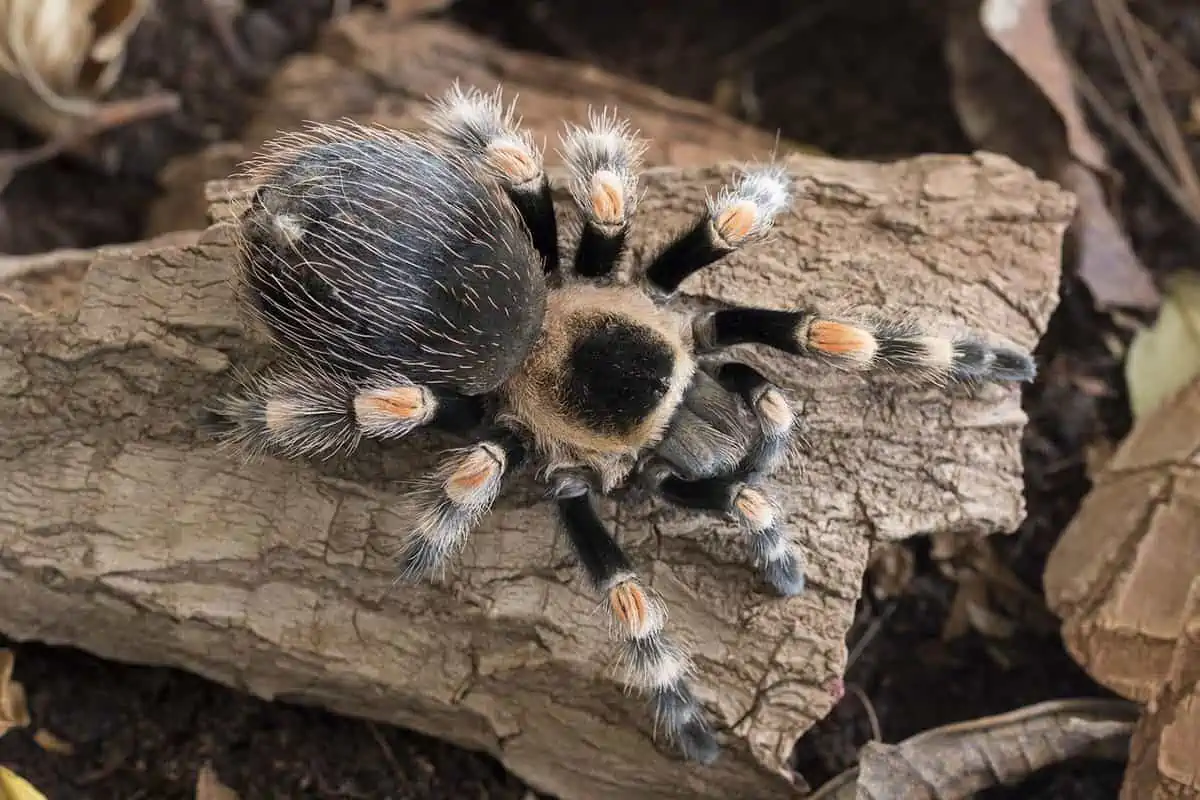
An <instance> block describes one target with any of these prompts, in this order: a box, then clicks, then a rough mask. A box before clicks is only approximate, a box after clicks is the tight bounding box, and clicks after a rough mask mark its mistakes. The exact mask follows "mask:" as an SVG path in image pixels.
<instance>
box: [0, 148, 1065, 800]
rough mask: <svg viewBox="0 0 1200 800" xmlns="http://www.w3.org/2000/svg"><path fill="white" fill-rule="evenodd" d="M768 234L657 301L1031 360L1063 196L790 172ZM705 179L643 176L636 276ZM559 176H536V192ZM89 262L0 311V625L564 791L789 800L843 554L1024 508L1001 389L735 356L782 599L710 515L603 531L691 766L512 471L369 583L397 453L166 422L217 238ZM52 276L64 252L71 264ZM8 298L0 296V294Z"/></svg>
mask: <svg viewBox="0 0 1200 800" xmlns="http://www.w3.org/2000/svg"><path fill="white" fill-rule="evenodd" d="M789 163H790V166H791V167H792V169H793V170H794V173H795V174H796V175H797V176H798V180H799V183H798V187H799V197H798V199H797V202H796V204H795V211H794V213H792V214H790V215H788V216H786V217H784V218H783V219H782V220H781V222H780V225H779V230H778V234H777V235H776V236H775V237H774V238H773V239H772V240H770V241H769V242H767V243H764V244H762V245H760V246H758V247H755V248H753V250H752V251H749V252H746V253H744V254H742V255H738V256H735V257H731V258H729V259H728V260H727V261H725V262H723V263H722V264H720V265H716V266H714V267H712V268H709V269H708V270H707V271H705V272H704V273H702V274H701V275H699V276H696V277H694V278H693V279H692V280H690V281H689V282H688V283H687V284H686V285H685V296H686V298H687V301H688V302H691V303H696V304H699V303H705V302H711V301H721V302H744V303H756V302H757V303H762V304H765V305H770V306H772V307H791V306H797V305H801V304H806V303H814V302H815V303H819V304H833V305H838V306H840V305H844V304H846V303H848V302H854V303H863V304H868V305H873V306H886V307H887V308H889V309H890V310H892V311H899V310H901V309H905V308H916V309H924V310H925V311H927V312H930V313H934V312H936V313H939V314H940V315H943V316H944V315H947V314H948V315H950V316H948V317H947V319H954V318H957V319H958V320H960V321H961V322H964V323H967V324H970V325H973V326H975V327H978V328H982V329H984V330H989V331H995V332H997V333H1000V334H1003V335H1005V336H1006V337H1007V338H1009V339H1011V340H1012V341H1014V342H1016V343H1018V344H1020V345H1022V346H1025V347H1032V346H1034V345H1035V344H1036V342H1037V340H1038V338H1039V336H1040V335H1041V333H1042V332H1043V331H1044V328H1045V325H1046V322H1047V319H1048V317H1049V314H1050V312H1051V310H1052V309H1053V307H1054V305H1055V303H1056V297H1057V294H1056V289H1057V282H1058V276H1059V255H1060V247H1061V240H1062V235H1063V231H1064V229H1065V227H1066V225H1067V223H1068V221H1069V219H1070V215H1071V210H1072V201H1071V198H1070V196H1069V195H1067V194H1065V193H1063V192H1062V191H1061V190H1059V189H1058V188H1057V187H1056V186H1054V185H1053V184H1050V183H1046V182H1041V181H1038V180H1036V179H1035V178H1034V177H1033V176H1032V175H1031V174H1030V173H1029V172H1028V171H1027V170H1024V169H1022V168H1020V167H1018V166H1016V165H1015V164H1014V163H1013V162H1011V161H1008V160H1007V159H1003V158H999V157H994V156H988V155H979V156H976V157H943V156H930V157H922V158H917V159H913V160H909V161H903V162H898V163H894V164H886V165H877V164H868V163H851V162H839V161H834V160H826V159H819V158H810V157H799V156H797V157H794V158H792V159H791V160H790V162H789ZM730 174H731V172H730V170H729V169H727V168H720V169H715V170H704V171H695V170H693V171H687V172H680V171H677V170H669V169H663V170H654V171H651V172H649V173H648V174H647V175H646V180H645V185H646V190H647V191H646V197H645V201H644V203H643V205H642V207H641V212H640V219H641V220H643V222H642V223H641V224H639V226H638V228H637V232H636V234H635V236H634V240H633V248H632V253H633V256H634V258H635V259H638V258H641V257H642V256H643V254H644V253H645V252H646V251H647V249H648V248H652V247H654V246H657V245H661V244H662V243H663V242H664V241H665V238H666V236H667V232H668V231H671V230H674V229H677V228H679V227H681V226H683V225H684V224H685V223H686V221H687V220H688V219H689V218H690V215H691V214H692V213H693V212H695V211H697V210H698V209H700V208H701V207H702V203H703V199H704V192H705V189H706V188H707V189H709V190H713V189H715V187H716V185H717V182H718V181H719V180H723V179H725V178H727V177H729V176H730ZM557 179H558V177H556V180H557ZM173 238H174V241H171V242H168V243H166V244H161V245H155V246H134V247H114V248H108V249H105V250H102V251H100V252H99V253H98V254H97V255H96V256H95V258H94V260H92V262H91V265H90V268H89V269H88V270H87V272H86V274H85V275H84V277H83V285H82V290H81V292H80V294H79V297H78V301H77V303H76V304H75V305H74V306H73V307H70V308H67V309H66V310H64V311H63V312H62V313H61V314H60V315H59V316H47V315H39V314H34V313H31V312H30V311H29V310H28V309H26V308H25V307H23V306H22V305H21V304H19V303H16V302H11V301H6V300H4V299H3V298H0V630H3V632H4V633H5V634H7V635H10V636H13V637H16V638H18V639H37V640H41V641H47V642H54V643H62V644H70V645H74V646H78V647H82V648H84V649H87V650H90V651H92V652H95V653H98V654H100V655H101V656H104V657H108V658H112V659H117V660H122V661H131V662H138V663H149V664H170V665H175V666H178V667H182V668H185V669H188V670H191V671H194V672H196V673H199V674H201V675H205V676H207V677H209V678H211V679H213V680H216V681H218V682H221V683H224V684H227V685H230V686H234V687H238V688H240V689H244V690H246V691H249V692H252V693H254V694H257V695H259V696H263V697H276V698H281V699H287V700H291V701H297V702H304V703H316V704H320V705H323V706H325V707H328V708H330V709H333V710H335V711H338V712H342V713H346V714H351V715H356V716H363V717H369V718H373V719H377V720H383V721H386V722H391V723H396V724H399V725H402V726H405V727H409V728H413V729H417V730H421V731H425V732H428V733H430V734H433V735H436V736H440V737H444V738H446V739H449V740H452V741H455V742H457V743H460V744H462V745H464V746H468V747H473V748H479V749H484V750H487V751H490V752H492V753H494V754H496V755H497V756H498V757H499V758H500V759H501V760H502V761H503V763H504V764H505V765H506V766H507V767H508V768H510V769H511V770H512V771H513V772H514V773H516V774H517V775H519V776H521V777H522V778H524V779H525V780H527V781H528V782H530V783H531V784H532V785H533V786H535V787H536V788H538V789H540V790H543V791H546V792H550V793H553V794H556V795H558V796H559V797H562V798H564V799H565V800H571V799H572V798H617V797H623V798H639V797H647V798H649V797H692V798H694V797H713V798H716V797H730V796H744V797H772V798H778V797H783V796H789V792H795V789H794V788H793V789H789V783H788V781H787V779H786V777H785V773H784V771H783V768H784V764H785V761H786V759H787V757H788V754H789V753H790V751H791V748H792V746H793V743H794V742H795V741H796V739H797V738H798V737H799V736H800V735H801V734H803V733H804V732H805V731H806V730H808V728H809V727H811V725H812V724H813V723H814V721H815V720H817V719H819V718H821V717H822V716H823V715H824V714H826V713H827V712H828V710H829V708H830V706H831V703H832V699H831V696H830V693H829V689H830V687H831V686H832V685H833V683H834V681H835V679H837V678H838V677H839V676H840V675H841V674H842V672H843V669H844V662H845V645H844V637H845V634H846V632H847V630H848V627H849V625H850V622H851V618H852V615H853V611H854V605H855V601H856V599H857V597H858V595H859V587H860V580H861V577H862V572H863V569H864V565H865V563H866V559H867V555H868V543H869V541H870V540H872V539H899V538H903V537H906V536H911V535H914V534H918V533H923V532H934V531H944V530H948V529H955V530H970V531H977V532H979V533H981V534H982V533H986V532H992V531H1006V530H1011V529H1012V528H1014V527H1015V526H1016V525H1017V524H1018V523H1019V521H1020V519H1021V517H1022V514H1023V506H1022V480H1021V460H1020V450H1019V439H1020V435H1021V431H1022V426H1023V423H1024V416H1023V414H1022V412H1021V409H1020V406H1019V400H1018V397H1019V392H1018V390H1016V389H1010V390H1004V389H999V388H992V389H989V390H987V391H984V392H983V393H981V394H979V395H978V396H976V397H974V398H972V397H969V396H966V395H965V394H963V393H962V392H958V393H956V395H955V399H954V400H952V401H951V400H948V399H946V398H945V396H944V395H943V394H942V393H940V392H938V391H936V390H913V389H903V388H899V387H892V386H890V385H889V384H887V383H886V382H877V383H871V382H867V381H864V380H862V379H860V378H857V377H847V376H838V375H833V374H830V373H828V372H825V371H823V370H821V369H818V368H815V367H813V366H811V365H807V364H802V363H798V362H797V361H796V360H792V359H787V358H784V357H780V356H776V355H774V354H771V353H766V352H749V353H748V354H747V357H748V359H749V360H750V361H751V362H752V363H755V364H757V365H759V366H760V367H761V368H763V369H765V370H767V371H768V373H769V374H771V375H773V376H774V377H776V378H777V379H778V380H779V381H780V383H781V384H782V385H783V386H784V388H785V389H786V390H787V391H788V392H789V393H790V394H791V396H792V397H793V398H794V399H795V401H796V403H797V404H798V406H799V408H800V409H801V410H802V412H803V415H804V417H805V429H806V435H807V438H808V440H809V443H810V446H809V450H808V452H806V453H805V454H804V456H803V457H802V458H798V459H795V460H794V462H793V463H791V464H790V465H789V466H788V467H787V468H786V469H784V470H783V471H782V472H781V474H780V476H779V487H780V496H781V498H782V499H783V501H784V504H785V507H786V508H787V511H788V516H789V518H790V521H791V523H792V524H793V526H794V528H795V530H796V531H797V532H798V534H799V537H800V541H801V542H802V543H803V546H804V547H805V549H806V550H807V552H808V557H809V560H810V573H809V574H810V589H809V591H808V592H807V593H806V594H804V595H802V596H801V597H798V598H795V599H791V600H780V599H777V598H774V597H770V596H767V595H764V594H761V593H760V592H759V590H758V584H757V581H756V578H755V576H754V573H753V571H752V570H751V569H749V568H748V567H747V566H746V565H745V562H744V560H743V553H742V549H741V547H740V545H739V541H738V537H737V536H736V535H735V531H734V529H733V528H732V527H730V526H729V525H726V524H723V523H721V522H714V521H712V520H708V519H705V518H701V517H697V516H694V515H689V514H685V513H679V512H675V511H672V510H667V509H664V508H661V507H658V506H653V505H626V506H622V507H620V508H619V509H615V508H612V507H611V506H610V509H609V511H608V512H607V519H608V520H609V522H610V523H611V524H612V525H614V527H615V530H616V531H617V533H618V535H619V537H620V539H621V540H622V541H623V543H624V545H625V546H626V547H627V548H628V550H629V551H630V553H631V554H632V556H633V558H634V559H635V562H636V563H637V564H638V565H639V567H640V568H641V570H642V571H643V573H644V575H645V576H646V577H647V578H648V579H649V580H650V581H652V583H653V585H654V587H655V588H656V589H657V590H658V591H660V592H661V593H662V594H663V595H664V597H665V598H666V600H667V602H668V603H669V605H670V609H671V614H672V616H671V622H670V628H671V630H672V631H673V633H674V634H675V635H676V636H678V637H680V638H681V639H682V640H683V641H685V642H687V643H689V644H690V646H691V647H692V648H693V650H694V653H695V655H696V657H697V662H698V674H697V682H698V690H699V692H700V694H701V696H702V698H703V700H704V701H705V702H706V703H707V704H708V705H709V706H710V708H711V710H712V713H713V714H714V716H715V719H716V720H717V721H718V723H719V724H721V725H723V726H725V727H726V729H727V732H726V734H725V736H724V738H725V744H726V751H725V752H724V754H723V757H722V758H721V759H720V760H719V761H718V762H717V763H716V765H714V766H713V767H712V768H709V769H697V768H695V767H691V766H688V765H684V764H680V763H678V762H675V761H673V760H672V759H671V758H670V757H669V756H666V755H663V754H662V753H660V752H659V750H657V749H655V748H654V747H652V746H651V745H650V741H651V740H650V738H649V737H650V729H651V722H650V720H648V719H647V716H646V714H645V709H644V706H643V705H642V703H641V701H640V700H639V699H637V698H636V697H626V696H624V695H623V694H622V692H621V689H620V687H619V685H618V684H617V683H616V682H614V680H613V678H612V677H611V676H612V673H611V671H610V670H608V668H607V659H608V656H609V654H610V652H611V649H610V647H609V644H608V640H607V635H606V629H605V624H604V621H603V619H602V618H601V617H600V615H599V614H598V613H597V611H596V609H597V601H596V598H595V597H593V596H592V595H591V594H590V592H589V591H588V590H587V588H586V586H585V585H584V584H583V583H582V582H581V581H580V580H579V579H578V576H577V573H576V570H575V568H574V566H573V562H572V560H571V559H570V557H569V556H568V554H567V552H566V550H565V547H564V545H563V543H562V542H561V541H559V540H558V538H557V537H556V534H555V532H554V528H553V525H552V522H551V517H550V509H549V507H548V506H547V505H546V504H544V503H539V502H538V501H537V489H536V488H534V487H532V486H530V485H529V483H528V482H527V481H522V482H520V483H519V484H518V485H516V486H515V487H514V488H513V490H512V491H510V492H508V493H507V494H506V496H505V497H504V498H503V499H502V500H501V501H500V502H499V503H498V506H497V510H496V511H495V513H493V514H492V515H491V517H490V518H488V519H487V520H486V521H485V522H484V524H483V525H482V526H481V527H480V528H479V530H478V531H476V532H475V533H474V535H473V536H472V537H471V539H470V541H469V544H468V546H467V548H466V550H465V552H464V553H463V554H462V555H461V557H460V558H458V559H457V561H456V563H455V566H454V568H453V570H452V572H451V574H450V575H449V576H448V577H447V583H446V585H444V586H435V585H422V586H418V587H415V588H411V589H406V590H403V591H395V592H392V593H391V594H390V595H389V597H388V599H387V600H386V601H385V602H384V603H382V605H377V604H376V601H377V600H378V598H379V597H380V596H381V595H382V594H383V592H384V591H385V590H386V589H387V587H388V586H389V584H390V582H391V580H392V575H393V572H392V569H391V564H390V563H389V559H388V557H387V553H388V552H390V551H391V550H392V549H393V548H394V544H395V541H396V538H397V536H398V535H399V534H400V533H401V531H402V530H403V528H404V525H405V520H403V519H398V518H396V516H395V515H394V514H392V513H390V512H389V507H390V506H391V505H392V503H393V501H394V500H395V499H396V497H397V496H398V493H400V492H401V491H402V487H401V486H399V485H398V484H397V483H396V481H400V480H402V479H406V478H411V477H413V476H415V475H417V474H418V473H420V472H421V471H422V470H425V469H427V468H428V467H429V466H430V465H431V463H432V459H433V457H434V452H433V451H434V449H435V448H436V447H437V446H443V445H445V444H446V443H447V442H446V441H439V442H436V443H431V441H430V439H427V438H424V437H416V438H414V439H413V440H411V441H410V442H407V443H405V444H402V445H397V446H393V447H390V448H387V449H385V448H382V447H365V448H364V449H363V451H362V452H361V453H359V454H358V456H357V457H356V458H354V459H352V460H350V461H349V462H347V463H345V464H329V465H324V466H318V465H311V464H304V463H285V462H282V461H275V460H264V461H260V462H256V463H252V464H244V463H241V462H239V461H238V460H237V459H234V458H231V457H229V456H227V455H224V454H222V453H221V452H219V451H217V450H215V449H214V448H213V446H212V445H211V444H210V443H208V442H206V441H203V440H202V439H200V438H199V437H198V435H197V434H196V431H195V424H196V420H197V418H198V415H199V412H200V409H201V407H202V406H203V404H204V403H205V402H206V401H208V400H209V399H210V398H211V397H212V396H213V395H214V394H215V393H217V392H218V391H220V390H222V389H224V388H226V387H227V386H228V385H229V383H230V381H231V374H230V366H231V364H237V365H249V364H253V363H257V362H258V361H259V360H260V358H261V356H262V355H263V353H262V351H261V349H259V348H258V346H257V345H255V344H252V343H251V342H248V341H246V340H244V339H243V338H242V336H241V332H240V328H239V325H238V323H237V317H236V315H235V311H234V308H233V304H232V299H231V295H230V291H229V288H228V285H227V282H226V281H227V277H228V269H229V267H228V264H229V258H230V255H231V253H230V250H229V246H228V243H227V230H226V229H224V228H222V227H221V226H220V225H217V226H214V227H212V228H210V229H208V230H207V231H205V232H204V233H203V234H202V235H197V236H196V237H195V239H194V241H193V242H192V243H188V242H186V241H184V242H183V243H180V242H179V241H178V240H179V238H180V237H178V236H176V237H173ZM76 258H77V257H76ZM10 293H12V294H14V295H19V294H20V293H19V291H16V290H13V291H12V292H10Z"/></svg>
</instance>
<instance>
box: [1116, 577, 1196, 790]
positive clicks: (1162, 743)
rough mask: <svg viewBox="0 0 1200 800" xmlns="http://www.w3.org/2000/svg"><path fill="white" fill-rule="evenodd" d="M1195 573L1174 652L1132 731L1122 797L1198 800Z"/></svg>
mask: <svg viewBox="0 0 1200 800" xmlns="http://www.w3.org/2000/svg"><path fill="white" fill-rule="evenodd" d="M1197 753H1200V578H1196V579H1195V580H1193V581H1192V583H1191V589H1190V591H1189V594H1188V599H1187V601H1186V604H1185V608H1184V613H1183V625H1182V626H1181V628H1180V633H1179V639H1178V643H1177V645H1176V647H1175V653H1174V655H1173V657H1172V658H1171V662H1170V665H1169V666H1168V669H1167V674H1166V676H1165V679H1164V680H1163V683H1162V686H1161V687H1160V689H1159V692H1158V694H1157V696H1156V697H1155V699H1154V702H1153V703H1151V704H1150V705H1149V706H1148V707H1147V708H1146V710H1145V713H1144V714H1143V715H1142V719H1141V721H1140V722H1139V723H1138V726H1137V728H1136V729H1135V730H1134V734H1133V744H1132V747H1131V748H1130V754H1129V768H1128V770H1126V772H1125V784H1124V786H1122V788H1121V800H1142V798H1146V799H1147V800H1200V759H1197V756H1196V754H1197Z"/></svg>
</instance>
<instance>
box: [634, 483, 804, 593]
mask: <svg viewBox="0 0 1200 800" xmlns="http://www.w3.org/2000/svg"><path fill="white" fill-rule="evenodd" d="M649 474H650V483H651V485H652V486H654V487H655V489H656V490H657V492H658V494H659V495H661V496H662V497H663V499H665V500H667V501H668V502H670V503H673V504H674V505H677V506H680V507H681V508H689V509H693V510H697V511H710V512H716V513H719V514H723V515H725V516H726V517H727V518H729V519H732V520H733V521H734V522H736V523H737V524H738V527H739V528H741V530H742V532H743V534H744V535H745V537H746V544H747V550H748V554H749V557H750V562H751V563H752V564H753V565H754V566H755V567H756V568H757V569H758V571H759V573H760V574H761V575H762V577H763V580H765V581H766V582H767V583H768V584H769V585H770V586H771V588H772V589H774V590H775V591H776V592H777V593H779V594H780V595H783V596H785V597H790V596H793V595H798V594H800V593H801V592H803V591H804V583H805V581H804V572H805V565H804V556H803V554H802V552H801V550H800V547H799V545H797V544H796V542H795V541H793V540H792V537H791V535H790V534H789V532H788V530H787V528H786V526H785V525H784V521H783V511H782V509H781V508H780V507H779V504H778V503H777V502H776V501H775V499H774V498H773V497H771V495H770V494H769V493H768V492H767V491H766V490H765V489H764V488H762V487H761V486H759V485H756V484H755V483H752V482H749V481H747V480H746V478H745V477H744V476H742V475H720V476H715V477H711V478H700V479H698V480H687V479H684V478H680V477H678V476H677V475H673V474H671V473H670V471H669V469H668V468H665V467H658V468H656V467H651V468H650V472H649Z"/></svg>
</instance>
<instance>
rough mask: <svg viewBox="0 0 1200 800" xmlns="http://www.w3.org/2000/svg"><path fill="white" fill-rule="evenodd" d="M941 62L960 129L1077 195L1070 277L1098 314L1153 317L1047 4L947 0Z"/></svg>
mask: <svg viewBox="0 0 1200 800" xmlns="http://www.w3.org/2000/svg"><path fill="white" fill-rule="evenodd" d="M948 8H949V16H948V20H947V28H946V43H945V49H946V60H947V63H948V65H949V67H950V73H951V79H952V92H953V96H954V104H955V107H956V109H957V111H958V116H959V119H960V121H961V122H962V125H963V129H964V130H965V131H966V133H967V135H968V136H970V137H971V138H972V139H973V140H974V141H975V143H976V144H977V145H978V146H980V147H983V148H986V149H988V150H992V151H995V152H999V153H1004V154H1005V155H1008V156H1009V157H1010V158H1013V159H1015V160H1016V161H1019V162H1021V163H1022V164H1025V165H1026V166H1028V167H1030V168H1031V169H1033V170H1034V171H1035V172H1037V173H1038V174H1039V175H1041V176H1042V177H1044V178H1048V179H1050V180H1056V181H1059V182H1060V183H1062V184H1063V185H1064V186H1066V187H1067V188H1069V189H1070V190H1071V191H1073V192H1075V193H1076V196H1077V201H1078V208H1077V211H1076V216H1075V220H1074V222H1073V224H1072V226H1071V230H1070V234H1071V241H1072V245H1073V263H1074V269H1075V271H1076V273H1077V274H1078V275H1079V277H1080V279H1081V280H1082V281H1083V283H1084V284H1085V285H1086V286H1087V288H1088V291H1089V292H1090V293H1091V295H1092V298H1093V300H1094V302H1095V304H1096V306H1097V307H1098V308H1099V309H1100V310H1102V311H1108V310H1111V309H1115V308H1128V309H1136V310H1139V311H1152V310H1154V309H1156V308H1157V307H1158V304H1159V302H1160V297H1159V292H1158V289H1157V288H1156V287H1155V285H1154V282H1153V280H1152V279H1151V277H1150V274H1149V272H1148V271H1147V270H1146V268H1145V266H1144V265H1143V264H1142V263H1141V262H1140V261H1139V260H1138V258H1137V256H1136V255H1135V254H1134V252H1133V248H1132V247H1131V245H1130V243H1129V241H1128V239H1127V237H1126V236H1125V235H1124V233H1123V232H1122V231H1121V228H1120V226H1119V225H1118V223H1117V221H1116V220H1115V219H1114V218H1113V216H1112V213H1111V211H1110V209H1109V204H1108V200H1107V197H1106V194H1107V192H1106V191H1105V188H1104V186H1103V183H1104V182H1111V181H1114V180H1115V176H1114V175H1113V174H1112V172H1111V170H1110V168H1109V165H1108V161H1107V154H1106V153H1105V151H1104V148H1103V146H1102V145H1101V144H1100V142H1099V141H1098V140H1097V139H1096V137H1095V136H1094V135H1093V134H1092V132H1091V130H1090V129H1089V128H1088V126H1087V124H1086V122H1085V121H1084V116H1083V112H1082V110H1081V108H1080V105H1079V101H1078V98H1077V96H1076V93H1075V89H1074V82H1073V77H1072V72H1071V69H1070V67H1069V65H1068V63H1067V61H1066V60H1065V59H1064V57H1063V55H1062V51H1061V50H1060V48H1059V45H1058V41H1057V39H1056V37H1055V34H1054V29H1053V27H1052V25H1051V22H1050V16H1049V11H1048V6H1047V0H982V2H980V0H950V3H949V6H948Z"/></svg>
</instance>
